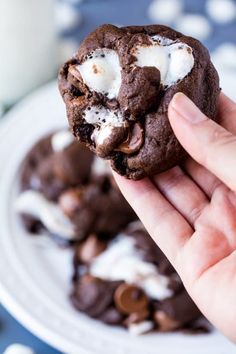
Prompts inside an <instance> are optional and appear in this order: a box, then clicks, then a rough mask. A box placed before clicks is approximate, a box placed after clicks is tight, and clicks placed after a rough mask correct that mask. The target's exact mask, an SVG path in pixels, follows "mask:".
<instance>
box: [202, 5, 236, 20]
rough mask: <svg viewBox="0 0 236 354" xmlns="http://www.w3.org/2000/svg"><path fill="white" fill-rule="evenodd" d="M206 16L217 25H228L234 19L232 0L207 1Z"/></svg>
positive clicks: (235, 13)
mask: <svg viewBox="0 0 236 354" xmlns="http://www.w3.org/2000/svg"><path fill="white" fill-rule="evenodd" d="M206 11H207V13H208V15H209V16H210V17H211V18H212V19H213V20H214V21H215V22H218V23H222V24H223V23H228V22H231V21H233V20H234V19H235V18H236V4H235V2H234V1H233V0H208V1H207V2H206Z"/></svg>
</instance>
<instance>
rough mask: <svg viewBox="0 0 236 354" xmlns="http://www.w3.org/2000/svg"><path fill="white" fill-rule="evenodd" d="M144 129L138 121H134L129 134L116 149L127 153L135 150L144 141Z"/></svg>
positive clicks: (132, 152)
mask: <svg viewBox="0 0 236 354" xmlns="http://www.w3.org/2000/svg"><path fill="white" fill-rule="evenodd" d="M143 135H144V131H143V129H142V127H141V125H140V124H139V123H135V124H134V127H133V130H132V132H131V135H129V136H128V138H127V140H125V141H124V142H123V143H122V144H120V145H119V146H118V148H117V149H116V151H121V152H123V153H125V154H127V155H130V154H134V153H135V152H137V151H138V150H139V149H140V148H141V146H142V144H143V141H144V138H143Z"/></svg>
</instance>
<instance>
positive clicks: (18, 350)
mask: <svg viewBox="0 0 236 354" xmlns="http://www.w3.org/2000/svg"><path fill="white" fill-rule="evenodd" d="M3 354H35V352H34V351H33V349H32V348H30V347H27V346H25V345H22V344H18V343H16V344H11V345H9V347H7V348H6V349H5V351H4V352H3Z"/></svg>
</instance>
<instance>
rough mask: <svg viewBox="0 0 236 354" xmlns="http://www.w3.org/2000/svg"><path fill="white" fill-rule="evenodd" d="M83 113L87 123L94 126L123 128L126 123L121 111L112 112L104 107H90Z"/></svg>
mask: <svg viewBox="0 0 236 354" xmlns="http://www.w3.org/2000/svg"><path fill="white" fill-rule="evenodd" d="M83 113H84V119H85V120H86V122H87V123H89V124H93V125H98V126H102V125H111V126H113V127H121V126H122V125H123V122H124V118H123V116H122V114H121V112H120V111H118V110H116V111H111V110H109V109H107V108H105V107H102V106H92V107H89V108H87V109H86V110H85V111H84V112H83Z"/></svg>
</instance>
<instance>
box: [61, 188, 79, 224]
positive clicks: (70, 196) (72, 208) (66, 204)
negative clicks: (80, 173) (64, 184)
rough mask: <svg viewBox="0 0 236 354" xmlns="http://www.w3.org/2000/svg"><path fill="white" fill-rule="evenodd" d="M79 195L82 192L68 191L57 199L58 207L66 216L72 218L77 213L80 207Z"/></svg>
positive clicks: (72, 189)
mask: <svg viewBox="0 0 236 354" xmlns="http://www.w3.org/2000/svg"><path fill="white" fill-rule="evenodd" d="M81 195H82V191H81V190H80V189H75V188H71V189H68V190H66V191H65V192H64V193H62V194H61V196H60V197H59V206H60V207H61V209H62V210H63V212H64V213H65V214H66V215H67V216H69V217H72V216H73V215H74V214H75V213H76V212H77V211H79V209H80V206H81Z"/></svg>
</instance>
